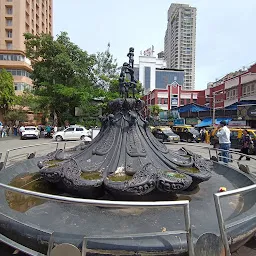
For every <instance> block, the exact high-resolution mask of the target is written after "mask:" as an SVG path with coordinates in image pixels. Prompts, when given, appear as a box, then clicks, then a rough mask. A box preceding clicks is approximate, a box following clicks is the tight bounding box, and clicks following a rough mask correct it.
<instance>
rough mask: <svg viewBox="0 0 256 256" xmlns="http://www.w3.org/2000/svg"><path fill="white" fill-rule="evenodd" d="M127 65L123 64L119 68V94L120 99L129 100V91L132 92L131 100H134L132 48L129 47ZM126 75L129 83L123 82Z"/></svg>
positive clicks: (135, 82)
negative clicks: (128, 76)
mask: <svg viewBox="0 0 256 256" xmlns="http://www.w3.org/2000/svg"><path fill="white" fill-rule="evenodd" d="M127 57H129V63H127V62H125V63H124V64H123V66H122V68H121V72H120V77H119V92H120V96H121V97H122V98H129V91H130V90H131V92H132V98H135V94H136V87H137V80H136V79H135V78H134V69H133V67H134V48H133V47H130V49H129V53H128V54H127ZM126 74H129V75H130V81H128V82H125V78H126Z"/></svg>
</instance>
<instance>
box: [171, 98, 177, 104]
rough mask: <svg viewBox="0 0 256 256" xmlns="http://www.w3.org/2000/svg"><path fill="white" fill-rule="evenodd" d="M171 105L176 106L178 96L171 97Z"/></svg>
mask: <svg viewBox="0 0 256 256" xmlns="http://www.w3.org/2000/svg"><path fill="white" fill-rule="evenodd" d="M171 105H172V106H178V98H172V100H171Z"/></svg>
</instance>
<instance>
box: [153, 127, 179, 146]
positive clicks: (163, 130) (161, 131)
mask: <svg viewBox="0 0 256 256" xmlns="http://www.w3.org/2000/svg"><path fill="white" fill-rule="evenodd" d="M152 133H153V135H154V136H155V137H156V138H157V139H158V140H159V141H161V142H176V143H178V142H179V141H180V136H179V135H177V134H175V133H174V132H173V131H172V129H171V128H170V127H156V128H154V129H153V130H152Z"/></svg>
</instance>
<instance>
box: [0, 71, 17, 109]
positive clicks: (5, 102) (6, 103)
mask: <svg viewBox="0 0 256 256" xmlns="http://www.w3.org/2000/svg"><path fill="white" fill-rule="evenodd" d="M14 101H15V91H14V84H13V77H12V75H11V74H10V73H9V72H7V71H6V70H5V69H2V70H0V108H1V109H2V111H3V113H6V111H8V109H9V107H10V106H12V105H13V104H14Z"/></svg>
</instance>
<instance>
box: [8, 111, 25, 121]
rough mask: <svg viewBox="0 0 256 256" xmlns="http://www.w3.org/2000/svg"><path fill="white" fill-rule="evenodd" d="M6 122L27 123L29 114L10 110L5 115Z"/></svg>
mask: <svg viewBox="0 0 256 256" xmlns="http://www.w3.org/2000/svg"><path fill="white" fill-rule="evenodd" d="M4 119H5V121H9V122H12V124H14V122H15V121H16V120H17V121H21V122H26V121H27V114H26V113H25V112H24V111H21V110H10V111H8V112H7V113H6V114H5V115H4Z"/></svg>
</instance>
